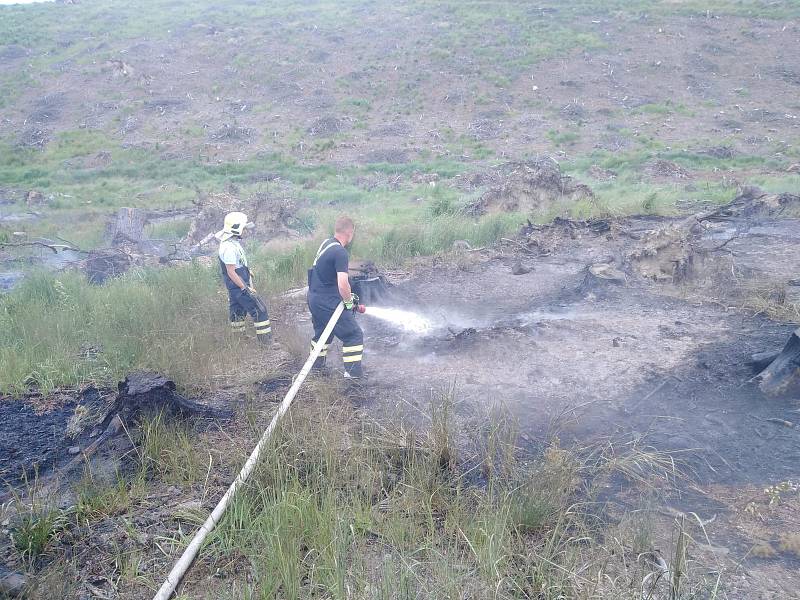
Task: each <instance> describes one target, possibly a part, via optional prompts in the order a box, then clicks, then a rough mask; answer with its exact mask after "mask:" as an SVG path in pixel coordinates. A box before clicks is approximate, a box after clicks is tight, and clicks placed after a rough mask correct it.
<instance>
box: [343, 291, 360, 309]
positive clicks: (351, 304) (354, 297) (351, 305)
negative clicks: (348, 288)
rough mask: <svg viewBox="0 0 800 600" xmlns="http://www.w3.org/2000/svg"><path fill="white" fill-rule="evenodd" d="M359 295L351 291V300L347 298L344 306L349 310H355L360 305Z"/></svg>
mask: <svg viewBox="0 0 800 600" xmlns="http://www.w3.org/2000/svg"><path fill="white" fill-rule="evenodd" d="M358 302H359V297H358V294H356V293H354V292H351V293H350V300H349V301H348V300H345V302H344V307H345V308H346V309H347V310H355V309H356V308H357V307H358Z"/></svg>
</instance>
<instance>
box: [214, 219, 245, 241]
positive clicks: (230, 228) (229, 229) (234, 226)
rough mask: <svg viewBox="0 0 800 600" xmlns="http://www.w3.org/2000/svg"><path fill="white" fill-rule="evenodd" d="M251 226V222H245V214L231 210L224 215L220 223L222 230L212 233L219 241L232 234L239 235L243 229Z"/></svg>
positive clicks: (232, 235)
mask: <svg viewBox="0 0 800 600" xmlns="http://www.w3.org/2000/svg"><path fill="white" fill-rule="evenodd" d="M251 227H253V223H248V222H247V215H246V214H244V213H243V212H231V213H228V214H227V215H225V221H224V222H223V224H222V231H218V232H217V233H215V234H214V237H216V238H217V239H218V240H219V241H221V242H224V241H225V240H228V239H230V238H232V237H234V236H236V237H239V236H241V235H242V232H243V231H244V230H245V229H250V228H251Z"/></svg>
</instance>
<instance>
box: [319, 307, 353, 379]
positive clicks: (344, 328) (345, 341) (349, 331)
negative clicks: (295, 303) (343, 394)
mask: <svg viewBox="0 0 800 600" xmlns="http://www.w3.org/2000/svg"><path fill="white" fill-rule="evenodd" d="M340 301H341V299H340V298H327V297H319V296H318V295H316V294H309V295H308V308H309V309H310V310H311V323H312V324H313V325H314V339H313V340H312V346H311V349H312V350H313V349H314V344H316V343H317V342H319V341H320V337H322V333H323V332H324V331H325V326H326V325H327V324H328V321H330V318H331V317H332V316H333V312H334V311H335V310H336V307H337V306H338V305H339V302H340ZM334 337H337V338H339V339H340V340H341V341H342V361H343V362H344V370H345V372H346V373H347V374H348V375H350V376H351V377H361V376H363V374H364V368H363V366H362V364H361V362H362V360H363V358H364V333H363V332H362V331H361V326H360V325H359V324H358V323H357V322H356V316H355V315H354V314H353V311H350V310H345V311H344V312H343V313H342V316H341V317H339V321H338V322H337V323H336V326H335V327H334V328H333V333H332V335H331V337H330V338H328V339H327V340H323V341H322V343H323V347H322V352H321V353H320V355H319V358H318V359H317V360H316V361H315V362H314V368H315V369H321V368H323V367H324V366H325V361H326V358H327V356H328V348H329V347H330V345H331V342H332V341H333V338H334Z"/></svg>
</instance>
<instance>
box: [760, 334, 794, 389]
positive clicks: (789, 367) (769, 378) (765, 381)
mask: <svg viewBox="0 0 800 600" xmlns="http://www.w3.org/2000/svg"><path fill="white" fill-rule="evenodd" d="M758 379H759V380H760V384H759V387H760V388H761V391H762V392H764V393H765V394H768V395H770V396H779V395H783V394H787V393H790V392H797V391H798V389H800V328H798V329H795V330H794V332H793V333H792V335H791V336H790V337H789V341H788V342H786V345H785V346H784V347H783V350H781V353H780V354H778V356H777V358H775V360H773V361H772V362H771V363H770V364H769V366H768V367H767V368H766V369H764V370H763V371H761V373H759V375H758Z"/></svg>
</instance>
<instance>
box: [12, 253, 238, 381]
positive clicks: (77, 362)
mask: <svg viewBox="0 0 800 600" xmlns="http://www.w3.org/2000/svg"><path fill="white" fill-rule="evenodd" d="M0 323H1V324H2V327H0V365H2V368H0V389H3V390H5V391H15V392H21V391H23V390H25V389H27V388H28V387H35V388H39V389H41V390H43V391H47V390H51V389H52V388H54V387H57V386H79V385H82V384H84V383H86V382H87V381H97V382H102V383H112V382H114V381H116V380H118V379H120V378H121V377H123V376H124V374H125V373H126V372H128V371H129V370H130V369H132V368H137V367H143V368H148V367H149V368H154V369H157V370H162V371H163V372H165V373H167V374H169V375H172V376H174V377H176V378H177V379H178V380H180V381H181V382H182V383H185V384H186V385H187V386H192V387H195V386H197V387H203V386H208V385H210V384H211V380H212V379H213V377H214V376H215V375H216V374H217V373H219V372H224V369H231V368H233V367H234V366H235V364H236V361H237V356H238V354H237V352H235V349H236V348H237V343H236V341H235V340H233V339H231V338H230V337H229V336H228V333H227V310H226V299H225V298H224V297H223V293H222V290H221V289H220V285H219V282H218V279H217V273H216V271H214V270H210V269H207V268H205V267H202V266H199V265H189V266H185V267H178V268H170V269H160V270H137V271H134V272H130V273H128V274H127V275H125V276H124V277H121V278H119V279H117V280H115V281H113V282H111V283H109V284H108V285H105V286H93V285H90V284H89V283H88V282H87V281H86V279H85V278H84V276H83V275H82V274H81V273H62V274H58V275H56V274H47V273H32V274H29V275H28V276H27V277H26V278H25V279H24V281H23V283H22V284H21V286H20V287H19V289H17V290H15V291H14V292H13V293H11V294H7V295H4V296H2V297H0ZM87 348H93V349H95V350H96V351H97V352H96V353H95V352H87V351H86V349H87ZM222 348H225V349H227V350H228V351H227V352H220V349H222ZM221 356H229V357H230V359H229V360H228V359H223V360H220V357H221ZM217 368H219V369H221V370H222V371H217Z"/></svg>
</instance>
